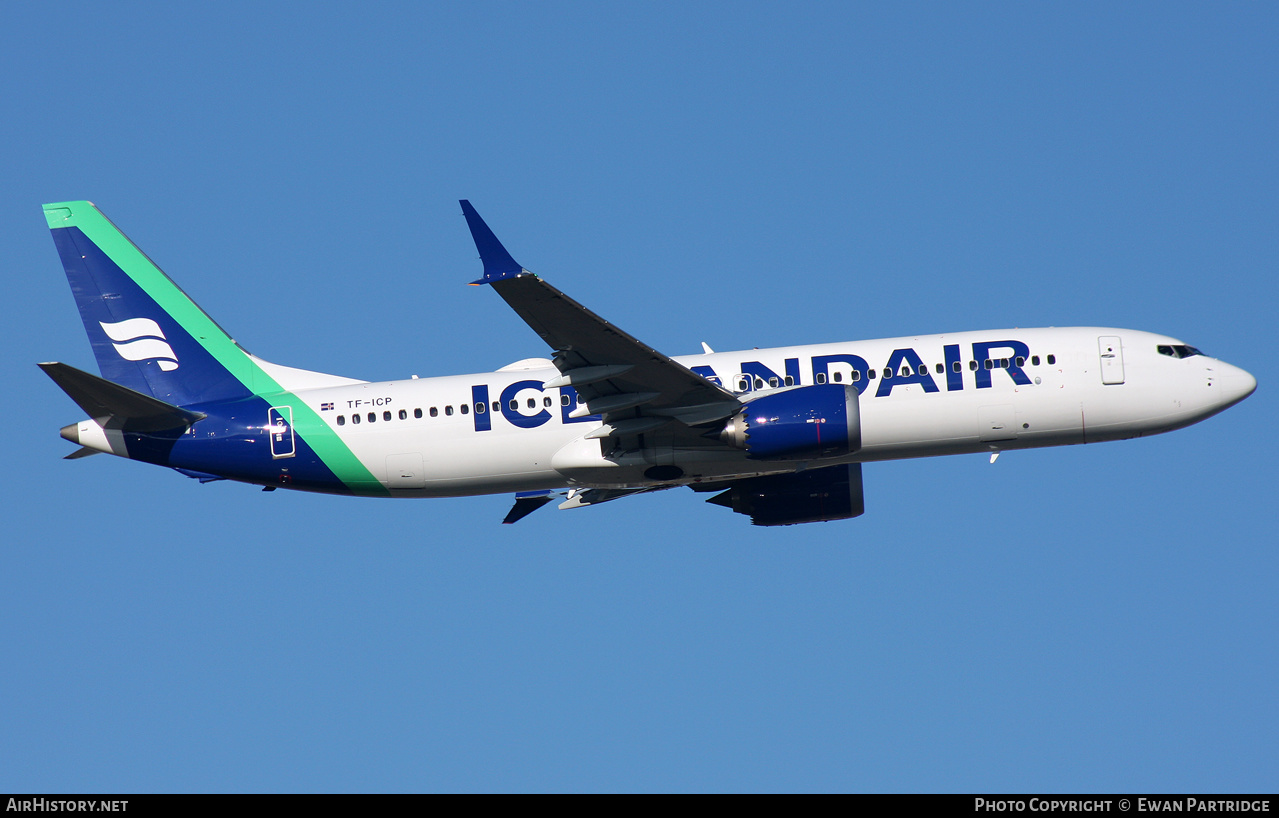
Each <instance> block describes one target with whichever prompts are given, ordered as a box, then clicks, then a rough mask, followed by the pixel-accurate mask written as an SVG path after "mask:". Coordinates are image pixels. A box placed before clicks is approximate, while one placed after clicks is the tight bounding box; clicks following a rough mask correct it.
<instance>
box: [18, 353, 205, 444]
mask: <svg viewBox="0 0 1279 818" xmlns="http://www.w3.org/2000/svg"><path fill="white" fill-rule="evenodd" d="M38 366H39V367H40V368H41V369H43V370H44V374H46V375H48V376H49V377H50V378H52V379H53V382H54V383H56V384H57V385H58V386H59V387H61V389H62V391H63V392H66V393H67V395H68V396H69V397H70V398H71V400H73V401H75V402H76V405H78V406H79V407H80V408H81V409H83V410H84V411H85V413H86V414H88V416H89V417H91V418H95V419H106V418H118V419H120V420H123V421H124V423H123V425H122V426H120V428H121V429H122V430H123V431H129V432H157V431H161V430H163V429H176V428H178V427H185V426H190V425H191V424H193V423H195V422H196V421H197V420H200V419H201V418H203V417H205V415H203V414H201V413H200V412H188V411H187V410H185V409H180V408H178V407H177V406H173V405H172V404H168V403H165V402H164V401H162V400H158V399H156V398H153V397H151V396H150V395H144V394H142V393H141V392H137V391H135V390H133V389H130V388H129V387H127V386H121V385H120V384H118V383H112V382H111V381H108V380H106V379H104V378H99V377H98V376H97V375H90V374H89V373H88V372H83V371H81V370H79V369H76V368H75V367H73V366H67V365H66V364H62V363H44V364H38Z"/></svg>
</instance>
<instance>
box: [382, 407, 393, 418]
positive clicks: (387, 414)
mask: <svg viewBox="0 0 1279 818" xmlns="http://www.w3.org/2000/svg"><path fill="white" fill-rule="evenodd" d="M390 419H391V410H389V409H388V410H386V411H385V412H383V413H382V420H390Z"/></svg>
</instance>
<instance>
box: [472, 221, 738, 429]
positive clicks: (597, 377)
mask: <svg viewBox="0 0 1279 818" xmlns="http://www.w3.org/2000/svg"><path fill="white" fill-rule="evenodd" d="M461 204H462V212H463V214H465V216H466V222H467V225H468V226H469V227H470V229H471V237H472V238H474V239H475V246H476V249H478V250H479V252H480V258H481V259H482V260H483V262H484V277H483V278H481V279H480V280H478V281H475V282H472V283H473V284H490V285H492V286H493V288H494V289H495V290H497V293H498V295H500V296H501V297H502V298H503V300H505V301H506V303H507V304H509V305H510V306H511V308H512V309H514V310H515V312H516V314H518V315H519V316H520V317H521V318H523V319H524V321H525V322H526V323H527V324H528V325H529V326H530V327H532V329H533V331H534V332H536V333H537V334H538V335H540V336H541V337H542V340H544V341H546V343H547V345H549V346H550V347H551V349H552V350H553V355H552V360H553V361H554V362H555V367H556V368H557V369H558V370H559V371H560V377H559V378H556V379H554V380H552V381H548V382H547V383H546V386H547V387H548V388H555V387H563V386H572V387H573V388H574V389H575V390H576V391H577V395H578V401H579V405H578V408H577V409H575V410H574V412H573V414H575V415H577V416H585V415H601V416H602V417H603V420H604V426H603V427H602V428H601V429H599V430H597V431H595V432H592V433H590V435H589V436H590V437H601V438H602V437H622V436H627V435H635V434H642V433H644V432H648V431H653V430H656V429H658V428H661V427H663V426H667V425H671V424H672V423H677V424H682V425H683V426H698V425H701V424H708V423H713V422H715V421H718V420H723V419H724V418H727V417H730V416H731V415H733V414H734V413H735V412H736V411H737V410H738V409H739V408H740V407H741V405H742V404H741V401H739V400H738V399H737V396H735V395H734V394H733V393H732V392H729V391H728V390H726V389H724V388H723V387H721V386H718V385H716V384H714V383H712V382H711V381H709V380H707V379H706V378H703V377H702V376H701V375H698V374H697V373H695V372H693V371H692V370H690V369H689V368H688V367H685V366H683V365H681V364H679V363H677V362H675V361H674V360H672V359H671V358H669V357H667V356H666V355H663V354H662V353H660V352H658V351H657V350H655V349H653V348H652V347H650V346H648V345H647V344H645V343H643V342H642V341H639V340H638V339H636V338H634V337H633V336H631V335H629V334H627V333H626V332H624V331H623V330H621V329H619V328H618V327H616V326H614V325H612V324H610V323H609V322H607V321H605V320H604V319H603V318H600V317H599V316H598V315H596V314H595V313H593V312H591V311H590V310H588V309H587V308H586V307H583V306H582V305H581V304H579V303H577V302H576V301H574V300H573V299H571V298H569V297H568V296H567V295H565V294H564V293H562V292H560V291H559V290H558V289H556V288H555V287H553V286H551V285H550V284H548V283H546V282H545V281H543V280H542V279H540V278H538V277H537V276H536V275H534V274H533V273H530V272H529V271H528V270H525V269H524V268H523V266H521V265H520V264H519V263H518V262H516V261H515V259H513V258H511V255H510V253H508V252H507V251H506V248H505V247H503V246H502V243H501V242H499V241H498V240H497V237H496V236H495V235H493V231H492V230H490V229H489V227H488V225H487V224H485V223H484V220H483V219H481V218H480V215H479V214H478V213H477V212H475V208H474V207H472V206H471V203H470V202H469V201H466V200H465V199H463V200H462V202H461ZM677 428H678V427H677ZM699 434H700V433H699ZM702 443H703V444H705V443H707V441H705V440H703V441H702Z"/></svg>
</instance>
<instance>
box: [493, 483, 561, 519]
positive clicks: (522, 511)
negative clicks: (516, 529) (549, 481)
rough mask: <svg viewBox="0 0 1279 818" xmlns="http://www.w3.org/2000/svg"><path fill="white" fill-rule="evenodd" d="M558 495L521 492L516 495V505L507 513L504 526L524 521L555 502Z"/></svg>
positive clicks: (542, 492)
mask: <svg viewBox="0 0 1279 818" xmlns="http://www.w3.org/2000/svg"><path fill="white" fill-rule="evenodd" d="M555 497H556V493H555V492H552V491H549V490H548V491H521V492H518V493H517V494H516V495H515V505H513V506H511V510H510V511H508V512H507V513H506V519H504V520H502V525H511V524H512V523H517V522H519V521H520V520H523V519H524V518H525V517H527V516H528V515H530V514H532V513H533V512H534V511H537V510H538V509H539V508H541V507H542V506H544V505H546V504H547V503H549V502H551V501H552V500H554V499H555Z"/></svg>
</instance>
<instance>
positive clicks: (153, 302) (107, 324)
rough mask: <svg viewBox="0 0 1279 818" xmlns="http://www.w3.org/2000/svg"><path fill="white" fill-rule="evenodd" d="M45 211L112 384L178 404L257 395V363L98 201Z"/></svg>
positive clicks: (95, 350) (51, 206)
mask: <svg viewBox="0 0 1279 818" xmlns="http://www.w3.org/2000/svg"><path fill="white" fill-rule="evenodd" d="M44 213H45V218H46V219H47V220H48V224H49V229H50V231H51V232H52V233H53V242H54V244H55V245H56V246H57V248H58V255H59V256H60V257H61V258H62V266H63V267H64V268H65V269H66V273H67V281H68V282H69V283H70V284H71V292H72V294H73V295H74V296H75V300H76V306H77V307H78V308H79V310H80V318H81V320H82V321H83V322H84V329H85V331H86V332H87V333H88V335H89V343H90V344H91V345H92V347H93V354H94V357H96V358H97V362H98V368H99V370H100V371H101V372H102V376H103V377H104V378H106V379H107V380H109V381H112V382H114V383H118V384H121V385H123V386H126V387H128V388H130V389H133V390H135V391H137V392H141V393H143V394H144V395H151V396H153V397H155V398H158V399H159V400H162V401H165V402H166V403H171V404H175V405H187V404H192V403H200V402H204V401H209V400H220V399H230V398H237V397H245V396H248V395H250V394H253V392H254V386H255V380H257V376H258V375H259V374H260V372H261V370H260V368H259V367H258V366H257V364H256V363H255V362H254V360H253V359H252V358H250V357H249V356H248V354H247V353H245V352H244V350H242V349H241V348H240V347H239V346H238V345H237V344H236V343H235V341H233V340H232V339H231V337H230V336H229V335H227V333H226V332H224V331H223V330H222V328H221V327H219V326H218V325H217V324H216V323H215V322H214V321H213V319H211V318H210V317H209V316H208V315H207V314H206V313H205V312H204V311H203V310H202V309H200V308H199V306H197V305H196V303H195V302H194V301H192V300H191V299H190V297H188V296H187V294H186V293H184V292H183V291H182V289H181V288H180V287H178V285H177V284H175V283H173V281H172V280H171V279H170V278H169V277H168V276H167V275H165V274H164V272H163V271H162V270H160V268H159V267H157V266H156V265H155V263H154V262H152V261H151V259H149V258H148V257H147V256H146V254H145V253H143V252H142V251H141V250H139V249H138V247H137V246H136V245H134V244H133V242H131V241H129V238H128V237H127V236H125V235H124V233H122V232H121V231H120V230H119V228H117V227H116V226H115V225H114V224H112V223H111V221H110V220H109V219H107V217H106V216H104V215H103V214H102V212H101V211H99V210H98V209H97V208H96V207H95V206H94V205H93V203H91V202H59V203H56V204H46V205H45V206H44Z"/></svg>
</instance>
